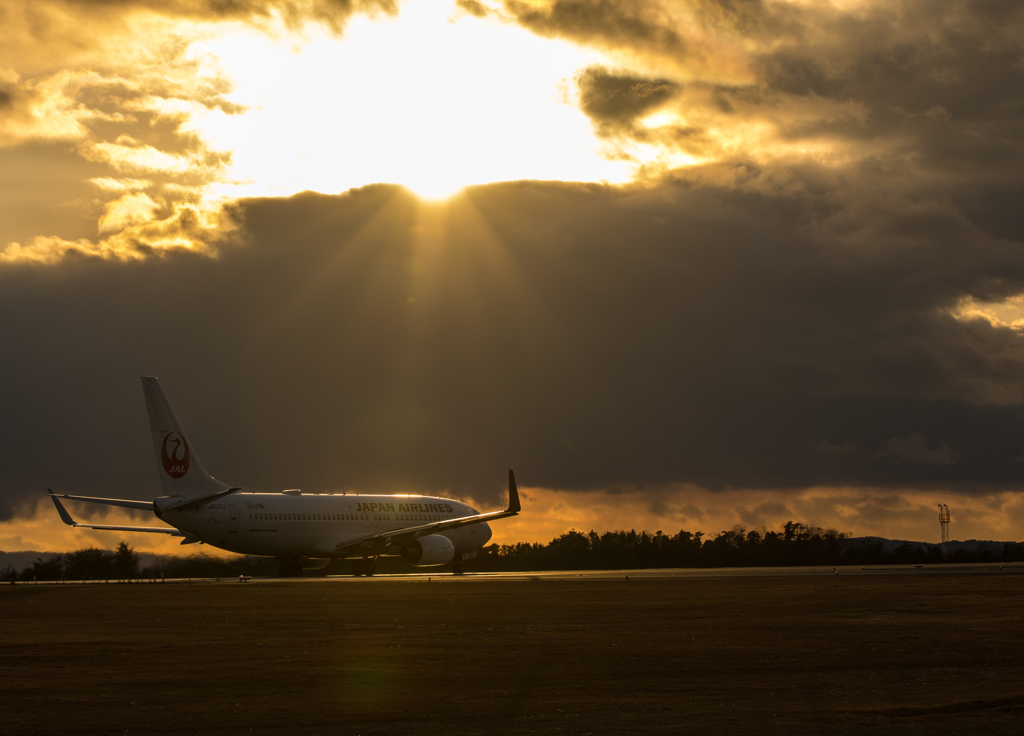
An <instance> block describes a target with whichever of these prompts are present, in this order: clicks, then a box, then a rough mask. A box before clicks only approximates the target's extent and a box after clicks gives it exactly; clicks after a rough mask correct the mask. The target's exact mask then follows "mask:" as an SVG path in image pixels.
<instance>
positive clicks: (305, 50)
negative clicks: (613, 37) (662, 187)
mask: <svg viewBox="0 0 1024 736" xmlns="http://www.w3.org/2000/svg"><path fill="white" fill-rule="evenodd" d="M192 53H193V54H195V55H196V57H197V58H198V59H201V60H202V61H203V62H204V64H205V65H206V66H207V67H208V68H209V69H213V70H216V72H217V73H219V74H220V75H222V76H223V77H225V78H226V79H227V80H228V81H229V82H230V84H231V87H232V92H231V93H230V94H229V95H228V98H229V100H230V101H231V102H232V103H235V104H236V105H237V106H239V107H238V109H241V110H244V111H243V112H233V113H232V112H226V111H224V110H221V109H215V110H205V111H202V112H199V113H197V114H195V115H193V116H192V117H191V119H190V120H189V122H188V123H187V127H188V130H189V132H193V133H195V134H196V135H198V136H199V137H200V138H201V139H202V140H203V141H204V142H205V143H206V144H207V145H209V146H210V147H211V148H212V149H214V150H218V151H225V152H229V153H230V160H231V164H230V166H229V169H228V175H227V177H225V179H224V180H223V181H222V182H220V183H219V184H218V185H217V186H216V187H214V189H213V190H212V193H213V194H214V195H215V196H219V197H233V198H234V197H241V196H268V195H269V196H282V195H288V194H291V193H295V192H299V191H303V190H313V191H318V192H323V193H337V192H341V191H345V190H347V189H350V188H353V187H358V186H363V185H366V184H371V183H393V184H400V185H403V186H405V187H407V188H409V189H411V190H412V191H414V192H415V193H416V194H418V195H420V196H421V197H426V198H432V199H438V198H444V197H447V196H449V195H451V194H453V193H454V192H457V191H458V190H460V189H462V188H464V187H466V186H468V185H472V184H483V183H489V182H496V181H515V180H523V179H537V180H568V181H605V182H614V183H618V182H624V181H627V180H629V178H630V176H631V174H632V172H631V170H630V169H629V166H628V164H627V163H626V162H623V161H621V160H617V161H613V160H609V159H607V158H605V157H603V156H602V155H601V154H600V148H601V145H600V141H599V140H598V139H597V138H596V137H595V135H594V132H593V130H592V128H591V126H590V121H589V120H588V119H587V118H586V116H585V115H584V114H583V113H582V112H581V111H580V110H579V108H578V106H576V105H575V104H573V99H572V94H573V90H574V86H573V83H572V80H573V78H574V76H575V75H576V74H577V73H578V71H579V70H581V69H583V68H585V67H586V66H588V65H590V64H593V63H599V62H600V61H601V60H600V58H599V57H598V56H597V55H595V53H594V52H589V51H586V50H583V49H580V48H578V47H575V46H572V45H571V44H568V43H562V42H558V41H552V40H550V39H542V38H539V37H537V36H534V35H532V34H530V33H529V32H528V31H526V30H524V29H522V28H519V27H516V26H512V25H507V24H503V23H500V22H497V21H489V20H487V19H480V18H476V17H473V16H470V15H467V14H465V13H460V12H459V11H457V9H456V8H455V6H454V4H452V5H450V6H447V7H446V6H445V5H444V4H443V3H414V4H407V5H404V6H403V7H402V8H401V10H400V12H399V14H398V15H397V17H394V18H383V17H382V18H362V17H361V18H356V19H353V20H352V21H351V22H350V24H349V25H348V26H347V27H346V29H345V33H344V35H343V36H342V37H340V38H339V37H335V36H331V35H330V34H328V33H327V32H321V31H317V30H313V29H307V30H306V31H305V32H304V36H303V38H302V39H301V40H299V41H297V40H296V38H295V37H294V36H287V35H280V36H277V37H272V36H270V35H267V34H262V33H257V32H255V31H252V30H247V29H242V28H239V27H236V28H233V29H231V31H230V32H226V33H221V34H220V35H216V36H212V37H210V38H208V39H207V40H205V41H203V42H201V43H197V44H195V46H194V48H193V50H192ZM211 73H212V72H211Z"/></svg>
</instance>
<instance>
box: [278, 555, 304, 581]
mask: <svg viewBox="0 0 1024 736" xmlns="http://www.w3.org/2000/svg"><path fill="white" fill-rule="evenodd" d="M277 565H278V568H277V569H278V574H280V576H281V577H283V578H300V577H302V558H301V557H278V558H277Z"/></svg>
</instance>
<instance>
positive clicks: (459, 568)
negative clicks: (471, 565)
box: [452, 562, 466, 575]
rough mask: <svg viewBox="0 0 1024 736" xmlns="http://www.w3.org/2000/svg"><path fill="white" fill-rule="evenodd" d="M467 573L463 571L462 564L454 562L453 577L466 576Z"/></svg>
mask: <svg viewBox="0 0 1024 736" xmlns="http://www.w3.org/2000/svg"><path fill="white" fill-rule="evenodd" d="M465 572H466V571H465V570H463V569H462V563H461V562H453V563H452V575H464V574H465Z"/></svg>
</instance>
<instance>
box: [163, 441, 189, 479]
mask: <svg viewBox="0 0 1024 736" xmlns="http://www.w3.org/2000/svg"><path fill="white" fill-rule="evenodd" d="M191 461H192V453H191V452H189V449H188V443H187V442H186V441H185V438H184V437H183V436H182V435H181V433H180V432H169V433H168V434H167V436H166V437H164V441H163V444H162V445H161V446H160V462H161V464H162V465H163V466H164V472H165V473H167V475H169V476H171V477H172V478H180V477H182V476H183V475H185V473H187V472H188V466H189V463H190V462H191Z"/></svg>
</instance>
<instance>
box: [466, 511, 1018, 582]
mask: <svg viewBox="0 0 1024 736" xmlns="http://www.w3.org/2000/svg"><path fill="white" fill-rule="evenodd" d="M480 556H481V558H482V559H480V560H479V562H478V564H476V565H475V566H474V569H481V570H487V571H495V572H525V571H530V570H622V569H644V568H674V567H782V566H796V565H835V566H838V565H888V564H939V563H943V562H1022V561H1024V544H1015V543H1006V544H1004V545H1003V546H1002V549H1000V550H993V549H977V550H972V549H965V548H960V549H956V550H953V551H952V552H949V553H945V552H943V550H942V548H941V547H939V546H938V545H927V544H923V543H912V542H903V543H902V544H900V545H897V546H895V547H893V546H892V545H887V544H886V542H885V540H882V539H877V538H862V539H852V538H851V536H850V535H849V534H848V533H846V532H840V531H837V530H836V529H833V528H825V529H822V528H821V527H816V526H808V525H805V524H801V523H799V522H794V521H787V522H786V523H785V524H783V525H782V526H781V527H780V528H779V530H778V531H769V530H767V529H765V528H760V529H750V530H748V529H747V528H746V527H744V526H740V525H737V526H734V527H733V528H732V529H730V530H728V531H723V532H720V533H719V534H717V535H715V536H714V537H713V538H711V539H705V538H704V534H703V532H688V531H680V532H679V533H678V534H675V535H672V536H669V535H667V534H663V533H662V532H660V531H658V532H654V533H653V534H650V533H648V532H646V531H642V532H637V531H634V530H631V531H628V532H627V531H613V532H605V533H604V534H598V533H597V532H594V531H591V532H589V533H586V534H585V533H583V532H580V531H576V530H572V531H568V532H566V533H564V534H562V535H561V536H559V537H557V538H555V539H553V540H551V542H549V543H548V544H536V543H535V544H530V543H526V542H520V543H518V544H509V545H497V544H492V545H490V546H488V547H485V548H484V549H483V551H482V553H481V555H480Z"/></svg>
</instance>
